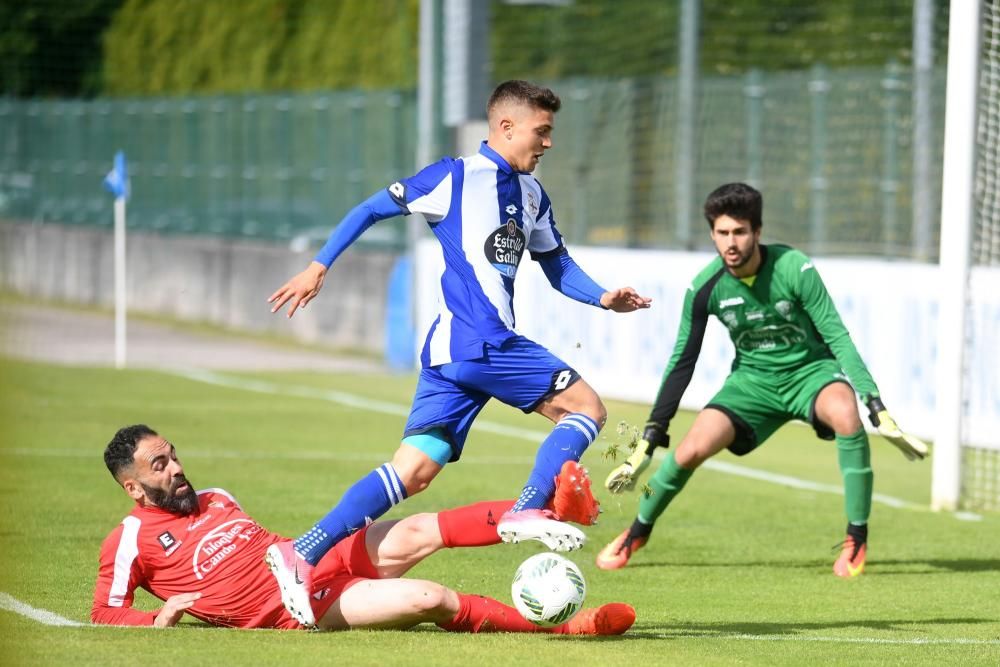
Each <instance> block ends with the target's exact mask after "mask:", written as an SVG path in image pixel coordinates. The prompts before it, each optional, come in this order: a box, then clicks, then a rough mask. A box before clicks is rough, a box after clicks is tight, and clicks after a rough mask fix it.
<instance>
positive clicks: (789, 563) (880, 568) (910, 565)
mask: <svg viewBox="0 0 1000 667" xmlns="http://www.w3.org/2000/svg"><path fill="white" fill-rule="evenodd" d="M835 559H836V554H832V555H831V556H830V558H829V559H828V560H827V559H824V560H819V559H811V560H764V561H742V560H738V559H734V560H732V561H725V562H722V561H719V562H712V561H702V562H697V563H683V562H681V563H678V562H669V561H654V562H639V563H629V565H628V569H629V570H634V569H642V568H653V567H671V568H685V567H687V568H716V567H718V568H726V567H738V568H746V567H764V568H788V569H815V568H823V569H825V568H828V567H832V566H833V561H834V560H835ZM865 572H866V573H867V574H882V575H885V574H934V573H940V572H1000V559H997V558H923V559H914V560H902V559H873V558H869V559H868V563H867V566H866V569H865Z"/></svg>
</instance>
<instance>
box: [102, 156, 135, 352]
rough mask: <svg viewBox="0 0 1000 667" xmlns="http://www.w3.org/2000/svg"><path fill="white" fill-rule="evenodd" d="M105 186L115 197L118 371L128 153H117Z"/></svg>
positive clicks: (122, 329) (123, 310)
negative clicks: (126, 156)
mask: <svg viewBox="0 0 1000 667" xmlns="http://www.w3.org/2000/svg"><path fill="white" fill-rule="evenodd" d="M104 187H105V188H107V189H108V190H109V191H110V192H111V194H113V195H114V196H115V231H114V236H115V253H114V254H115V262H114V265H115V368H125V315H126V309H127V300H126V289H125V287H126V282H125V276H126V273H125V200H126V199H128V196H129V181H128V167H127V165H126V162H125V154H124V153H123V152H122V151H118V152H117V153H116V154H115V165H114V167H113V168H112V169H111V171H110V172H108V175H107V176H106V177H105V178H104Z"/></svg>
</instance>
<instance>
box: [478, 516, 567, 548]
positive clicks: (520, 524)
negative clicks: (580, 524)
mask: <svg viewBox="0 0 1000 667" xmlns="http://www.w3.org/2000/svg"><path fill="white" fill-rule="evenodd" d="M553 516H555V515H554V514H553V513H552V512H549V511H547V510H521V511H520V512H506V513H504V515H503V516H502V517H500V523H499V524H498V525H497V534H499V535H500V539H501V540H503V541H504V542H507V543H508V544H517V543H518V542H524V541H525V540H537V541H539V542H541V543H542V544H544V545H545V546H546V547H548V548H549V549H550V550H552V551H574V550H576V549H579V548H580V547H582V546H583V545H584V543H585V542H586V541H587V536H586V535H584V534H583V531H582V530H580V529H579V528H577V527H576V526H571V525H569V524H568V523H563V522H562V521H556V520H555V519H554V518H552V517H553Z"/></svg>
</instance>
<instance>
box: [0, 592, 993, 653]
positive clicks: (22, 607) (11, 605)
mask: <svg viewBox="0 0 1000 667" xmlns="http://www.w3.org/2000/svg"><path fill="white" fill-rule="evenodd" d="M0 609H5V610H7V611H11V612H14V613H15V614H19V615H21V616H24V617H25V618H27V619H28V620H31V621H35V622H37V623H41V624H42V625H51V626H57V627H85V628H90V627H96V626H94V625H91V624H90V623H80V622H79V621H71V620H70V619H68V618H64V617H62V616H60V615H59V614H56V613H54V612H51V611H48V610H47V609H37V608H35V607H32V606H31V605H29V604H26V603H24V602H21V601H20V600H18V599H17V598H15V597H13V596H12V595H9V594H8V593H4V592H0ZM644 636H646V637H649V636H650V635H645V634H644ZM651 636H653V637H655V638H657V639H721V640H739V641H764V642H778V641H783V642H828V643H835V644H836V643H842V644H911V645H912V644H945V645H965V646H1000V639H965V638H961V637H956V638H954V639H929V638H914V639H881V638H878V637H823V636H818V635H750V634H730V633H708V632H706V633H693V632H692V633H668V632H661V633H656V634H654V635H651Z"/></svg>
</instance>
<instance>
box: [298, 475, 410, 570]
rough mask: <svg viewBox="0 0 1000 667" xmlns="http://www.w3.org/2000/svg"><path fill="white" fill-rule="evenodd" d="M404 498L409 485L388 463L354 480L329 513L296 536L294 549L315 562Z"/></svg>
mask: <svg viewBox="0 0 1000 667" xmlns="http://www.w3.org/2000/svg"><path fill="white" fill-rule="evenodd" d="M404 499H406V487H404V486H403V482H402V481H401V480H400V479H399V475H398V474H397V473H396V469H395V468H393V467H392V464H391V463H385V464H383V465H381V466H379V467H378V468H375V470H372V471H371V472H370V473H368V474H367V475H366V476H364V477H362V478H361V479H360V480H358V481H357V482H355V484H354V486H352V487H351V488H349V489H348V490H347V492H346V493H345V494H344V496H343V498H341V499H340V502H339V503H337V506H336V507H334V508H333V509H332V510H330V513H329V514H327V515H326V516H325V517H323V518H322V519H320V521H319V523H317V524H316V525H315V526H313V527H312V530H310V531H309V532H308V533H306V534H305V535H303V536H301V537H300V538H299V539H297V540H295V544H294V548H295V551H296V552H297V553H298V554H299V555H300V556H302V557H303V558H304V559H305V560H306V562H308V563H309V564H311V565H316V564H317V563H319V561H320V559H321V558H323V556H324V555H325V554H326V552H327V551H329V550H330V549H332V548H333V547H334V545H336V544H337V542H340V541H341V540H342V539H344V538H345V537H347V536H348V535H350V534H351V533H354V532H356V531H358V530H361V529H362V528H364V527H365V526H366V525H368V524H369V523H371V522H372V521H374V520H375V519H377V518H379V517H380V516H382V515H383V514H385V513H386V512H388V511H389V510H390V509H391V508H392V506H393V505H398V504H399V503H400V502H402V501H403V500H404Z"/></svg>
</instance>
